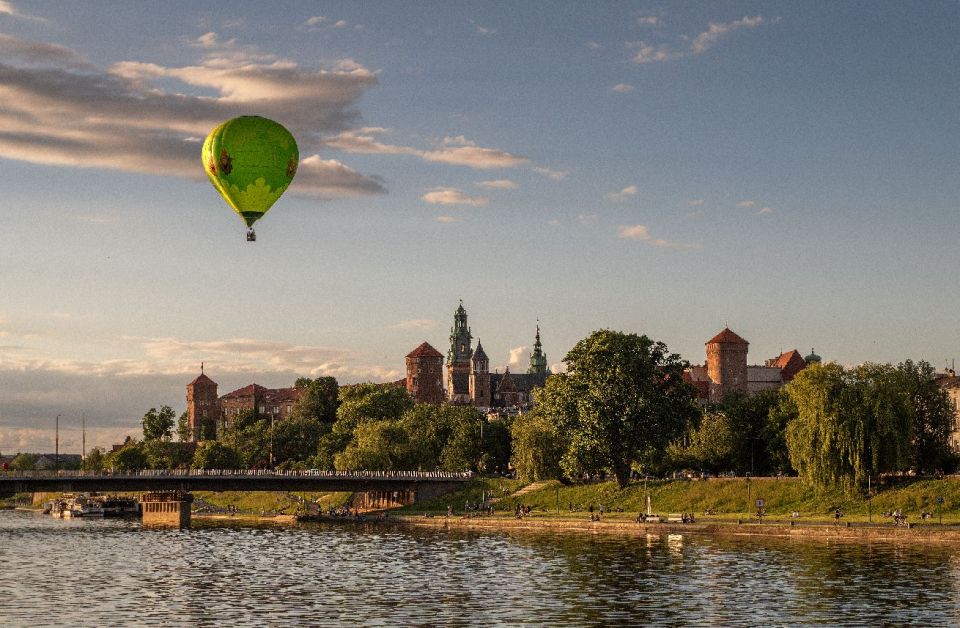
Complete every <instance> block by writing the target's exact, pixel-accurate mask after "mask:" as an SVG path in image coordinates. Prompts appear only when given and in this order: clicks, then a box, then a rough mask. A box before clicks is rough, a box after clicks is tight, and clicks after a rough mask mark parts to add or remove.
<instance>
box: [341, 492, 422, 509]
mask: <svg viewBox="0 0 960 628" xmlns="http://www.w3.org/2000/svg"><path fill="white" fill-rule="evenodd" d="M415 501H417V492H416V491H412V490H399V491H366V492H364V493H362V494H361V497H360V503H359V504H358V506H359V508H360V510H386V509H388V508H399V507H401V506H408V505H410V504H412V503H414V502H415ZM354 503H356V502H354Z"/></svg>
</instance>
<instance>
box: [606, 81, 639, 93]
mask: <svg viewBox="0 0 960 628" xmlns="http://www.w3.org/2000/svg"><path fill="white" fill-rule="evenodd" d="M610 90H611V91H614V92H616V93H618V94H629V93H630V92H632V91H633V85H630V84H629V83H617V84H616V85H614V86H613V87H611V88H610Z"/></svg>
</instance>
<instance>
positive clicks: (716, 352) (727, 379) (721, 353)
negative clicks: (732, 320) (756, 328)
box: [707, 327, 750, 402]
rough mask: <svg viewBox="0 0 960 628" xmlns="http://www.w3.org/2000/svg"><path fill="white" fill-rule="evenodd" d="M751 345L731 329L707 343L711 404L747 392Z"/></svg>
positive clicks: (726, 328) (725, 329)
mask: <svg viewBox="0 0 960 628" xmlns="http://www.w3.org/2000/svg"><path fill="white" fill-rule="evenodd" d="M749 345H750V343H749V342H747V341H746V340H744V339H743V338H741V337H740V336H738V335H736V334H735V333H733V332H732V331H730V328H729V327H725V328H724V329H723V331H721V332H720V333H719V334H717V335H716V336H714V337H713V338H711V339H710V340H708V341H707V377H709V378H710V401H711V402H718V401H720V400H722V399H723V398H724V397H725V396H726V395H728V394H730V393H732V392H743V393H745V392H747V347H748V346H749Z"/></svg>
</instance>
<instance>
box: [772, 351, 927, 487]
mask: <svg viewBox="0 0 960 628" xmlns="http://www.w3.org/2000/svg"><path fill="white" fill-rule="evenodd" d="M897 379H898V378H897V374H896V371H895V370H894V368H893V367H891V366H889V365H878V364H864V365H861V366H858V367H856V368H855V369H852V370H850V371H847V370H845V369H844V368H843V367H841V366H839V365H837V364H826V365H817V364H814V365H811V366H809V367H807V368H805V369H804V370H803V371H801V372H800V373H798V374H797V376H796V377H795V378H794V379H793V381H791V382H790V383H789V384H788V385H787V386H785V387H784V388H783V389H781V401H780V406H779V410H778V413H793V415H794V416H793V418H791V419H790V420H789V422H788V423H787V428H786V441H787V447H788V450H789V454H790V461H791V464H792V465H793V467H794V468H795V469H796V470H797V472H798V473H799V474H800V477H801V478H803V479H804V480H806V481H807V482H809V483H811V484H813V485H814V486H817V487H818V488H830V487H833V486H840V487H842V488H844V489H845V490H847V491H853V490H854V489H856V488H858V487H861V486H864V485H866V483H867V478H868V477H870V476H872V475H875V474H877V473H882V472H886V471H897V470H902V469H904V468H905V467H906V465H907V464H908V462H909V457H910V456H909V454H910V436H911V432H912V426H911V417H910V409H909V406H908V403H907V398H906V396H905V395H904V394H903V390H902V388H901V387H900V386H899V385H898V382H897Z"/></svg>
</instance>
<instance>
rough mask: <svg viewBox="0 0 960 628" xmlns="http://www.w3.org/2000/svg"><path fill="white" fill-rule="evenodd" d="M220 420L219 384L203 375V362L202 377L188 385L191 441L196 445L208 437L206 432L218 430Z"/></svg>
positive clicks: (188, 419)
mask: <svg viewBox="0 0 960 628" xmlns="http://www.w3.org/2000/svg"><path fill="white" fill-rule="evenodd" d="M219 418H220V399H219V398H218V397H217V383H216V382H215V381H213V380H212V379H210V378H209V377H207V376H206V375H204V374H203V362H201V363H200V375H199V376H198V377H197V378H196V379H194V380H193V381H192V382H190V383H189V384H187V424H188V425H189V426H190V440H191V441H192V442H194V443H196V442H198V441H199V440H200V439H201V438H203V437H205V436H207V435H208V434H206V433H205V432H206V431H207V430H210V429H216V424H217V420H218V419H219Z"/></svg>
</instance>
